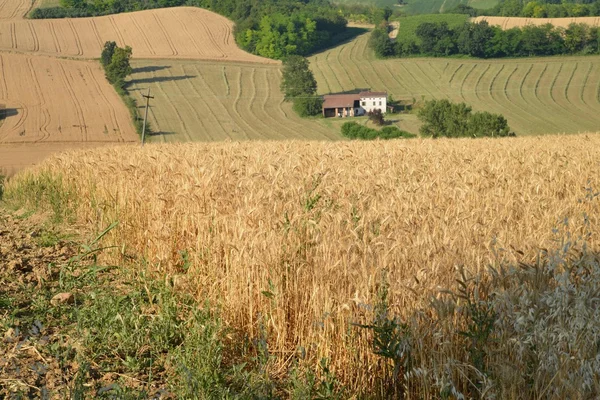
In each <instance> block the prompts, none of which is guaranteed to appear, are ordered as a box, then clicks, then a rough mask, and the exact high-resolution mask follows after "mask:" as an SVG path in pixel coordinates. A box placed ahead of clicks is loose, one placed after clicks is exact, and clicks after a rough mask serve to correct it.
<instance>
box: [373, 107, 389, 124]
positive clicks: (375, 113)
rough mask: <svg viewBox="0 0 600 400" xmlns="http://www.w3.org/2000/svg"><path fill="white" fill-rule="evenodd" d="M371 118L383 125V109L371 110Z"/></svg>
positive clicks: (375, 122)
mask: <svg viewBox="0 0 600 400" xmlns="http://www.w3.org/2000/svg"><path fill="white" fill-rule="evenodd" d="M369 120H370V121H372V122H373V123H374V124H375V125H377V126H382V125H383V124H384V123H385V119H383V112H381V110H380V109H378V108H376V109H375V110H373V111H369Z"/></svg>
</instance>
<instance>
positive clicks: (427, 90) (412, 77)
mask: <svg viewBox="0 0 600 400" xmlns="http://www.w3.org/2000/svg"><path fill="white" fill-rule="evenodd" d="M400 66H401V67H402V68H404V70H405V71H406V74H407V75H408V76H410V78H411V79H412V80H413V82H417V83H418V80H417V79H416V78H415V76H414V75H413V74H412V73H411V72H410V71H409V70H408V68H406V66H405V65H404V63H402V62H401V63H400ZM419 86H420V87H421V88H423V89H424V90H425V91H426V92H427V94H428V95H429V96H430V97H432V98H434V99H435V98H436V97H435V96H434V95H433V93H431V92H430V91H429V89H427V88H426V87H425V86H423V85H422V84H420V83H419Z"/></svg>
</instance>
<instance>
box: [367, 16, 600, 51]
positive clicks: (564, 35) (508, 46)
mask: <svg viewBox="0 0 600 400" xmlns="http://www.w3.org/2000/svg"><path fill="white" fill-rule="evenodd" d="M443 15H451V14H443ZM452 15H453V14H452ZM463 17H464V16H463ZM403 24H404V22H402V23H401V24H400V27H401V29H405V30H406V29H408V28H407V27H404V26H403ZM369 46H370V47H371V48H372V49H373V51H374V52H375V54H376V55H377V56H378V57H391V56H396V57H406V56H411V55H427V56H435V57H444V56H450V55H466V56H471V57H479V58H497V57H529V56H549V55H558V54H598V53H599V52H600V29H599V28H598V27H592V26H589V25H585V24H571V25H570V26H569V27H568V28H567V29H564V28H561V27H554V26H553V25H551V24H546V25H542V26H534V25H528V26H524V27H522V28H512V29H508V30H502V29H501V28H500V27H497V26H490V25H489V24H488V23H487V22H486V21H481V22H477V23H473V22H464V23H462V24H458V25H451V24H449V23H448V22H447V21H444V20H441V21H435V20H433V21H432V22H428V21H426V22H422V23H420V24H419V25H418V26H416V27H414V29H412V30H411V31H410V34H408V33H407V34H402V32H399V34H398V39H397V40H396V42H395V43H392V42H391V41H390V39H389V38H388V37H387V34H386V33H385V32H383V31H382V30H381V29H375V30H374V31H373V33H372V34H371V39H370V40H369Z"/></svg>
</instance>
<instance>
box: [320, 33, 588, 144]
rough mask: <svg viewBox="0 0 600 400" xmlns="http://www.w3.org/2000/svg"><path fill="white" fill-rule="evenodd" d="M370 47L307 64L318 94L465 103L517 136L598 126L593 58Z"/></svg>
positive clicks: (359, 42) (350, 47)
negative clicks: (444, 55)
mask: <svg viewBox="0 0 600 400" xmlns="http://www.w3.org/2000/svg"><path fill="white" fill-rule="evenodd" d="M367 41H368V34H367V35H363V36H360V37H358V38H357V39H355V40H353V41H352V42H350V43H347V44H344V45H342V46H339V47H336V48H333V49H331V50H328V51H326V52H323V53H320V54H317V55H315V56H313V57H311V58H310V61H311V69H312V70H313V71H314V74H315V78H316V79H317V82H318V85H319V91H320V92H321V93H329V92H340V91H346V90H352V89H355V88H372V89H373V90H387V91H388V92H389V93H391V94H392V95H393V97H394V98H395V99H403V100H407V101H412V100H413V99H414V100H421V99H432V98H437V99H443V98H446V99H450V100H452V101H459V102H466V103H467V104H469V105H471V106H473V108H474V109H475V110H481V111H489V112H493V113H501V114H503V115H504V116H505V117H506V118H507V119H508V122H509V124H510V126H511V127H512V129H513V130H514V131H516V133H517V134H521V135H528V134H547V133H577V132H587V131H596V130H597V129H598V126H600V57H598V56H586V57H553V58H541V57H540V58H532V59H506V60H460V59H435V58H431V59H418V58H409V59H391V60H377V59H375V57H374V55H373V53H372V51H371V50H370V49H368V47H367ZM400 118H401V119H407V117H403V116H401V117H400ZM410 118H412V116H410V117H408V119H410Z"/></svg>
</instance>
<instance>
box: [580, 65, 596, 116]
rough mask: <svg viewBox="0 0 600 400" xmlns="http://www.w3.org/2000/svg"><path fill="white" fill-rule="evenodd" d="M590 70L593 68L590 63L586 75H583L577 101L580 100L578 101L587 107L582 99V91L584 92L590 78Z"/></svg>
mask: <svg viewBox="0 0 600 400" xmlns="http://www.w3.org/2000/svg"><path fill="white" fill-rule="evenodd" d="M592 68H593V67H592V63H590V67H589V68H588V70H587V72H586V74H585V77H584V78H583V83H582V85H581V92H579V100H580V101H581V102H582V103H583V104H585V105H586V106H588V104H587V103H586V102H585V99H584V97H583V93H584V91H585V88H586V86H587V82H588V79H589V78H590V73H591V72H592Z"/></svg>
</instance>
